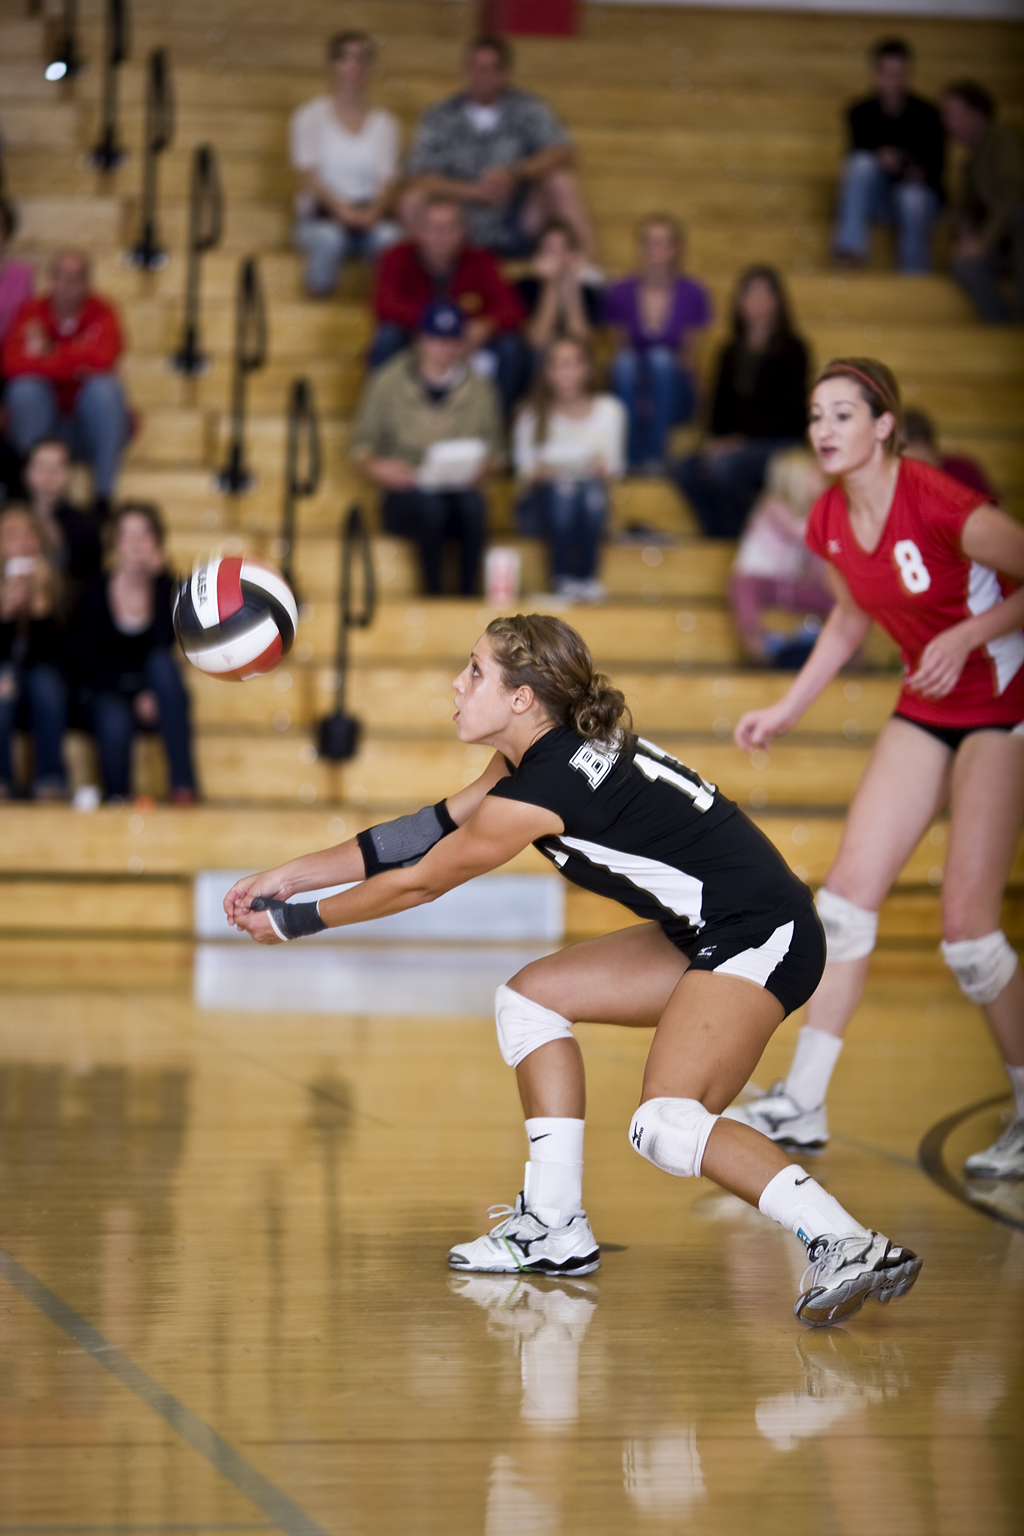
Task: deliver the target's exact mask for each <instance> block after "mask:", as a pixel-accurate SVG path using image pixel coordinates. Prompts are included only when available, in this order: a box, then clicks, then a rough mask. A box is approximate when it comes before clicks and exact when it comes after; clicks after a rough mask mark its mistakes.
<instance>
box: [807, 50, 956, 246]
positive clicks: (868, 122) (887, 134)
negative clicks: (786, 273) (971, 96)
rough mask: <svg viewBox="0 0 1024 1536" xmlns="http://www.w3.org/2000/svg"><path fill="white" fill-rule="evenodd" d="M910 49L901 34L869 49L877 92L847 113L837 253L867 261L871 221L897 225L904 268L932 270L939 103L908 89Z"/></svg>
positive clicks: (938, 196)
mask: <svg viewBox="0 0 1024 1536" xmlns="http://www.w3.org/2000/svg"><path fill="white" fill-rule="evenodd" d="M912 61H913V54H912V51H911V48H910V45H909V44H908V43H905V42H904V41H903V39H902V38H899V37H889V38H885V39H884V40H883V41H882V42H880V43H876V45H875V47H874V48H873V49H872V50H871V73H872V78H873V82H874V87H875V89H874V92H873V94H872V95H871V96H868V97H866V98H865V99H864V100H862V101H857V102H854V104H853V106H852V107H850V109H849V111H848V112H847V123H848V129H849V146H850V147H849V152H848V153H847V156H846V159H845V161H844V162H843V172H842V178H841V180H840V184H839V207H838V210H837V215H836V224H835V229H834V231H833V234H832V251H833V254H834V256H835V258H836V260H837V261H839V262H840V263H842V264H843V265H846V266H862V265H864V263H866V261H867V259H868V255H869V249H870V228H871V225H872V224H886V225H890V226H892V225H895V227H896V242H897V255H896V264H897V266H898V267H899V270H900V271H901V272H928V271H930V269H931V264H932V261H931V239H932V230H933V228H934V225H935V220H936V219H937V218H938V215H939V212H940V210H941V207H942V165H943V158H944V152H945V141H944V138H943V132H942V120H941V118H940V117H939V113H938V110H937V108H936V107H934V106H933V105H932V104H931V102H930V101H925V100H924V98H923V97H921V96H915V95H914V93H913V92H912V91H911V90H910V70H911V64H912Z"/></svg>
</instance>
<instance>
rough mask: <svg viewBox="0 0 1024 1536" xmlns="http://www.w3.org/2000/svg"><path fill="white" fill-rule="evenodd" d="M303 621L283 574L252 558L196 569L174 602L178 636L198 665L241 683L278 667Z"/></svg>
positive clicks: (223, 558) (223, 560) (227, 559)
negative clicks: (299, 624)
mask: <svg viewBox="0 0 1024 1536" xmlns="http://www.w3.org/2000/svg"><path fill="white" fill-rule="evenodd" d="M298 621H299V615H298V610H297V608H296V606H295V598H294V596H293V594H292V591H291V588H290V587H289V585H288V583H287V582H286V581H285V579H284V577H283V576H282V575H281V573H280V572H279V571H275V570H274V568H273V566H270V565H264V564H263V562H262V561H261V560H253V559H251V558H250V557H249V556H248V555H231V556H222V555H218V556H214V557H213V558H212V559H209V560H205V561H203V562H202V563H200V564H199V565H197V566H196V567H195V569H194V570H193V572H192V575H191V576H190V577H189V579H188V580H187V581H183V582H182V584H181V586H180V587H179V588H178V591H177V593H176V595H175V599H174V632H175V634H176V635H177V637H178V642H179V644H180V645H181V648H182V650H183V651H184V653H185V655H186V656H187V657H188V659H189V661H190V662H191V663H192V665H193V666H194V667H196V668H198V670H199V671H200V672H206V673H207V674H208V675H209V676H210V677H219V678H222V679H223V680H224V681H225V682H229V683H241V682H244V681H245V680H246V678H249V677H258V676H259V675H260V674H261V673H262V672H270V671H272V670H273V668H274V667H276V666H277V664H278V662H279V661H280V660H281V658H282V656H287V654H288V652H289V651H290V650H291V648H292V645H293V644H294V641H295V629H296V625H297V624H298Z"/></svg>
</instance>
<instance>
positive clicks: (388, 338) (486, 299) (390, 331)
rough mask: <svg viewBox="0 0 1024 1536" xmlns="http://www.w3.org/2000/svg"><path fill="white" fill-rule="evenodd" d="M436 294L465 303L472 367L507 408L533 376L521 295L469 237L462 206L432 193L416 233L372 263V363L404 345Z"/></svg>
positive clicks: (382, 360)
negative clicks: (487, 379) (523, 333)
mask: <svg viewBox="0 0 1024 1536" xmlns="http://www.w3.org/2000/svg"><path fill="white" fill-rule="evenodd" d="M434 299H448V300H450V301H451V302H452V303H453V304H456V305H458V307H459V308H460V309H461V310H462V312H463V316H464V320H465V325H464V334H465V346H466V347H467V348H468V350H469V352H470V354H471V355H472V358H473V367H474V369H475V371H476V372H477V373H480V374H481V375H482V376H483V377H493V378H494V381H495V383H496V384H497V387H498V393H499V394H500V396H501V398H502V402H503V404H504V407H505V411H506V414H508V412H509V411H510V410H511V408H512V405H513V404H514V402H515V401H516V400H517V399H518V398H519V396H520V395H521V394H522V392H523V390H524V388H525V387H526V384H527V382H528V380H529V376H530V357H529V351H528V349H527V346H526V343H525V341H524V340H523V337H522V336H521V335H520V332H519V326H520V324H521V323H522V320H523V306H522V302H521V301H520V298H519V295H518V294H517V293H516V291H515V289H514V288H513V287H512V286H511V285H510V284H509V283H507V282H506V281H505V279H504V278H503V277H502V275H501V272H500V270H499V268H498V263H497V262H496V261H495V259H494V257H493V256H492V255H491V253H490V251H483V250H478V249H477V248H476V247H474V246H472V245H467V243H466V226H465V223H464V222H463V216H462V210H461V208H460V207H459V204H458V203H457V202H454V201H453V200H452V199H451V198H450V197H440V196H438V197H432V198H430V199H429V201H428V203H427V205H426V207H425V208H424V209H423V212H422V214H421V216H420V221H419V224H418V226H417V230H416V234H415V237H414V238H413V239H412V240H405V241H403V242H402V243H401V245H395V246H392V248H391V249H390V250H389V251H385V253H384V255H383V256H382V257H381V259H380V261H379V262H378V263H377V273H376V281H375V283H374V290H373V310H374V314H375V315H376V317H377V329H376V331H375V333H374V337H373V341H372V343H371V345H370V354H369V362H370V367H371V368H379V367H381V366H382V365H383V364H384V363H386V362H388V361H389V360H390V359H391V358H392V357H394V356H395V354H396V353H397V352H401V351H402V350H403V349H404V348H405V347H408V346H409V343H410V341H411V340H412V336H413V332H414V331H415V328H416V325H417V322H418V320H419V317H420V315H421V314H422V313H423V310H424V308H425V306H426V305H427V304H429V303H430V302H431V301H432V300H434Z"/></svg>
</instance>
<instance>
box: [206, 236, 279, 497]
mask: <svg viewBox="0 0 1024 1536" xmlns="http://www.w3.org/2000/svg"><path fill="white" fill-rule="evenodd" d="M266 360H267V310H266V305H265V304H264V302H263V289H262V288H261V286H260V273H259V264H258V263H257V260H256V257H255V256H247V257H246V258H245V260H244V261H243V262H242V264H241V266H240V267H239V269H238V287H237V290H236V296H235V355H234V361H233V374H232V380H231V441H230V445H229V447H228V459H227V463H226V464H225V465H224V468H223V469H222V470H221V472H220V474H219V475H218V476H217V487H218V489H219V490H221V491H223V492H225V494H226V495H228V496H240V495H241V494H242V493H243V492H244V491H247V490H249V488H250V487H251V485H252V483H253V477H252V475H251V474H250V472H249V470H248V468H247V467H246V463H245V407H246V394H247V385H248V379H249V375H250V373H255V372H256V370H257V369H258V368H262V367H263V365H264V363H265V362H266Z"/></svg>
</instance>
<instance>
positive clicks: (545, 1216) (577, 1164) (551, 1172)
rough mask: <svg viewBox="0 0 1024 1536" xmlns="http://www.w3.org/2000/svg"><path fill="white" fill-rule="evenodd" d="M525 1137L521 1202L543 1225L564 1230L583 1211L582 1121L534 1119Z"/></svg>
mask: <svg viewBox="0 0 1024 1536" xmlns="http://www.w3.org/2000/svg"><path fill="white" fill-rule="evenodd" d="M526 1135H527V1139H528V1141H529V1143H530V1161H529V1162H528V1163H527V1165H526V1174H525V1177H524V1180H523V1201H524V1203H525V1205H526V1208H527V1210H529V1211H532V1212H533V1213H534V1215H535V1216H539V1217H540V1219H541V1221H542V1222H544V1224H545V1226H548V1227H564V1226H565V1224H566V1222H567V1221H571V1220H572V1218H573V1217H574V1216H579V1215H580V1214H581V1213H582V1211H583V1121H582V1120H562V1119H555V1118H553V1117H548V1116H537V1117H536V1118H534V1119H532V1120H527V1122H526Z"/></svg>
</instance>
